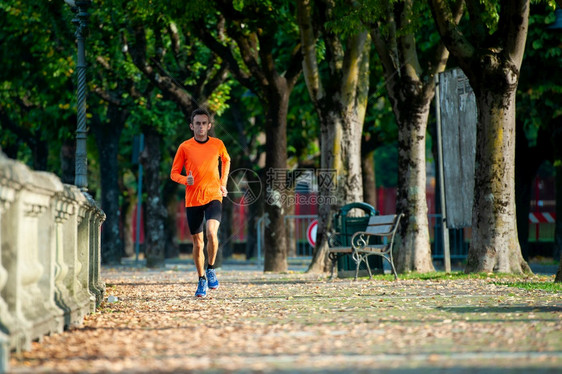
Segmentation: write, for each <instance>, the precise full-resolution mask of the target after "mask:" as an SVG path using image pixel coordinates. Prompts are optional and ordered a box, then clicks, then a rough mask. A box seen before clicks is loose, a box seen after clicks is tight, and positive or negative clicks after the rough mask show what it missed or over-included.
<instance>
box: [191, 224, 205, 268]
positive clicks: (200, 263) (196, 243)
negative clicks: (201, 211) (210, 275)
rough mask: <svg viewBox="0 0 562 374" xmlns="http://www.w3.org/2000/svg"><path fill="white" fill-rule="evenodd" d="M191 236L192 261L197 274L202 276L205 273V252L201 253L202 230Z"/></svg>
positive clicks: (202, 244)
mask: <svg viewBox="0 0 562 374" xmlns="http://www.w3.org/2000/svg"><path fill="white" fill-rule="evenodd" d="M192 236H193V262H195V268H196V269H197V274H198V275H199V276H200V277H202V276H204V275H205V254H204V253H203V248H204V247H205V243H204V242H203V232H200V233H197V234H195V235H192Z"/></svg>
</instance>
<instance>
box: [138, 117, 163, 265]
mask: <svg viewBox="0 0 562 374" xmlns="http://www.w3.org/2000/svg"><path fill="white" fill-rule="evenodd" d="M144 132H145V148H144V151H143V152H142V155H141V162H142V164H143V167H144V172H145V173H144V175H145V178H144V181H143V182H144V187H145V188H144V190H145V191H146V195H147V197H146V201H145V206H146V215H145V254H146V266H147V267H149V268H158V267H161V266H163V265H164V250H165V247H166V232H165V230H164V223H165V221H166V216H167V213H168V212H167V210H166V207H165V205H164V203H163V200H162V197H161V194H160V184H161V179H160V162H161V159H162V155H161V151H160V144H161V141H162V135H161V134H159V133H158V132H157V130H156V129H155V128H153V127H149V126H147V127H146V128H145V129H144Z"/></svg>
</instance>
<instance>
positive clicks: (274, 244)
mask: <svg viewBox="0 0 562 374" xmlns="http://www.w3.org/2000/svg"><path fill="white" fill-rule="evenodd" d="M279 91H280V92H281V94H279V95H276V94H270V95H269V96H270V97H269V105H267V106H266V108H267V113H266V116H267V119H266V121H267V123H266V152H265V170H266V173H268V174H267V178H266V188H265V193H266V197H265V207H264V213H265V214H266V216H267V219H266V224H265V230H264V251H265V258H264V271H272V272H282V271H287V268H288V265H287V240H286V239H287V237H286V232H285V211H284V200H283V199H285V198H286V197H287V191H288V188H287V183H286V182H287V181H286V174H287V110H288V106H289V92H290V91H285V92H282V89H279ZM274 102H277V103H279V104H278V105H272V104H273V103H274Z"/></svg>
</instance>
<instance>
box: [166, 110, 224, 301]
mask: <svg viewBox="0 0 562 374" xmlns="http://www.w3.org/2000/svg"><path fill="white" fill-rule="evenodd" d="M211 126H212V124H211V116H210V115H209V113H208V112H207V111H206V110H205V109H196V110H194V111H193V113H192V114H191V123H190V124H189V127H190V128H191V130H192V131H193V133H194V136H193V138H191V139H189V140H186V141H184V142H183V143H181V144H180V146H179V147H178V150H177V152H176V156H175V157H174V163H173V164H172V171H171V173H170V178H172V180H173V181H174V182H177V183H179V184H183V185H185V186H186V187H185V207H186V208H185V210H186V215H187V224H188V226H189V231H190V232H191V235H192V236H193V261H194V262H195V267H196V268H197V273H198V275H199V282H198V284H197V291H196V292H195V296H197V297H205V296H207V288H210V289H217V288H219V281H218V279H217V275H216V273H215V267H214V264H215V259H216V258H217V251H218V248H219V241H218V237H217V232H218V230H219V224H220V221H221V214H222V198H223V196H226V195H227V190H226V182H227V180H228V172H229V171H230V156H229V155H228V153H227V152H226V148H225V146H224V143H223V142H222V141H221V140H220V139H218V138H213V137H210V136H209V135H208V133H209V130H210V129H211ZM219 158H220V159H221V162H222V168H221V173H220V175H219ZM184 168H185V172H186V174H187V175H183V174H182V169H184ZM203 218H205V220H206V221H207V254H208V259H207V264H208V265H207V271H204V267H205V255H204V253H203V247H204V242H203Z"/></svg>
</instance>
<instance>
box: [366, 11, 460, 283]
mask: <svg viewBox="0 0 562 374" xmlns="http://www.w3.org/2000/svg"><path fill="white" fill-rule="evenodd" d="M378 11H379V12H380V13H379V14H376V15H375V17H376V18H378V21H377V22H374V23H370V28H371V34H372V36H373V40H374V44H375V48H376V50H377V52H378V54H379V57H380V59H381V62H382V65H383V69H384V77H385V83H386V88H387V92H388V96H389V98H390V101H391V103H392V107H393V110H394V114H395V116H396V122H397V124H398V192H397V194H398V196H397V200H396V210H397V212H400V213H403V214H404V215H405V219H404V220H402V221H401V222H402V223H401V225H400V229H399V231H398V234H399V237H400V239H401V240H400V241H399V242H398V243H397V244H398V245H397V246H396V251H397V256H396V257H395V258H396V266H397V269H398V271H401V272H404V271H412V270H413V271H418V272H427V271H432V270H434V268H433V263H432V260H431V248H430V245H429V228H428V218H427V201H426V177H425V175H426V170H425V165H426V158H425V150H426V147H425V143H426V131H427V120H428V117H429V110H430V106H431V101H432V99H433V97H434V93H435V80H434V76H435V75H436V74H438V73H439V72H441V71H443V70H444V69H445V65H446V63H447V59H448V57H449V52H448V51H447V49H446V48H445V47H444V45H443V44H442V43H432V42H431V36H432V34H431V32H428V31H427V30H428V29H429V30H431V29H430V27H428V21H427V19H428V17H425V18H424V17H423V15H424V14H426V15H427V8H425V6H424V5H421V3H417V5H416V3H415V2H414V1H413V0H406V1H396V2H391V1H383V2H382V3H381V8H379V9H378ZM415 14H417V15H418V17H414V15H415ZM461 14H462V11H461V7H460V6H458V5H457V6H456V8H455V10H454V15H453V16H454V20H453V21H454V22H455V23H457V22H458V20H459V19H460V15H461ZM430 17H431V16H429V18H430ZM367 22H368V21H367ZM430 26H431V25H430ZM424 30H425V31H424ZM422 38H423V39H422ZM420 39H422V40H420ZM432 44H433V45H432ZM420 45H423V46H424V47H423V48H421V47H420Z"/></svg>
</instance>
